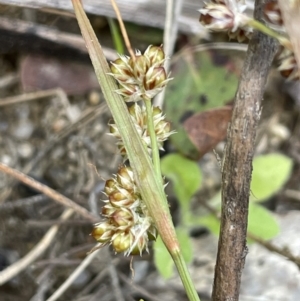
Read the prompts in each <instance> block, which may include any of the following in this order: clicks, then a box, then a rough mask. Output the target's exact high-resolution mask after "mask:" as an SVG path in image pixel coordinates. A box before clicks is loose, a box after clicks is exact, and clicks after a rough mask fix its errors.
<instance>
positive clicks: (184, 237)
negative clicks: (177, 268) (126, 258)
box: [154, 227, 193, 279]
mask: <svg viewBox="0 0 300 301" xmlns="http://www.w3.org/2000/svg"><path fill="white" fill-rule="evenodd" d="M176 234H177V238H178V241H179V244H180V247H181V251H182V254H183V257H184V260H185V262H187V263H189V262H191V260H192V258H193V250H192V245H191V240H190V237H189V233H188V231H187V229H186V228H182V227H179V228H176ZM154 263H155V265H156V268H157V269H158V271H159V273H160V274H161V275H162V276H163V277H164V278H165V279H168V278H170V277H172V275H173V271H174V262H173V259H172V257H171V256H170V254H169V252H168V251H167V249H166V247H165V245H164V243H163V242H162V240H161V238H160V237H158V238H157V240H156V242H155V244H154Z"/></svg>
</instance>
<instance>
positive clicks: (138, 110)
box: [110, 103, 174, 161]
mask: <svg viewBox="0 0 300 301" xmlns="http://www.w3.org/2000/svg"><path fill="white" fill-rule="evenodd" d="M128 111H129V114H130V116H131V119H132V121H133V123H134V125H135V128H136V130H137V132H138V134H139V135H140V137H141V138H142V141H143V142H144V145H145V146H146V148H147V150H148V153H149V155H151V153H152V148H151V139H150V134H149V131H148V129H147V118H148V116H147V113H146V108H145V106H139V105H137V104H136V103H135V104H134V105H132V106H130V107H129V109H128ZM151 117H152V118H153V123H154V131H155V134H156V139H157V144H158V147H159V149H160V150H164V149H163V142H164V141H166V140H167V139H168V138H169V136H170V135H172V134H173V133H174V131H171V125H170V122H168V121H166V120H165V115H163V113H162V111H161V109H160V108H159V107H152V116H151ZM110 133H111V135H113V136H114V137H116V138H117V139H118V142H117V146H118V148H119V151H120V153H121V155H122V156H123V158H124V161H125V160H126V159H127V154H126V149H125V146H124V144H123V140H122V138H121V135H120V132H119V129H118V127H117V125H116V124H115V123H113V122H111V123H110Z"/></svg>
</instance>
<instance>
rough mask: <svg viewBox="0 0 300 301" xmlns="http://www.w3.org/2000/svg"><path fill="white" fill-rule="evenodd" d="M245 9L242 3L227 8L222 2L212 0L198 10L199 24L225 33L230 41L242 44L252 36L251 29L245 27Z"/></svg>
mask: <svg viewBox="0 0 300 301" xmlns="http://www.w3.org/2000/svg"><path fill="white" fill-rule="evenodd" d="M246 8H247V6H246V5H245V4H244V1H239V2H237V6H236V7H234V8H229V7H228V6H227V5H226V3H225V1H224V0H212V1H211V3H206V4H205V5H204V7H203V8H202V9H200V10H199V12H200V23H201V24H202V25H203V26H205V27H206V28H207V29H209V30H212V31H219V32H220V31H223V32H227V33H228V36H229V38H230V39H237V40H238V41H239V42H243V41H245V40H246V39H248V38H250V37H251V34H252V28H250V27H249V26H247V17H246V16H245V15H244V14H243V13H244V11H245V10H246Z"/></svg>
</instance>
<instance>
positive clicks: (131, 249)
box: [92, 166, 157, 255]
mask: <svg viewBox="0 0 300 301" xmlns="http://www.w3.org/2000/svg"><path fill="white" fill-rule="evenodd" d="M104 193H105V195H106V196H107V200H105V201H104V202H105V203H106V204H105V206H104V207H103V208H102V215H103V216H104V217H105V221H104V222H101V223H98V224H96V225H95V226H94V229H93V231H92V236H93V237H94V238H95V239H96V240H97V241H98V242H99V243H100V247H102V246H105V245H108V244H111V245H112V246H113V249H114V250H115V251H116V252H118V253H120V252H124V254H125V255H131V254H132V255H136V254H142V252H143V250H146V251H148V242H149V240H155V239H156V236H157V230H156V228H155V226H154V224H153V221H152V218H151V217H150V216H149V214H148V212H147V208H146V206H145V204H144V202H143V201H142V199H141V195H140V193H139V191H138V190H137V186H136V183H135V181H134V178H133V172H132V170H131V169H130V168H129V167H126V166H122V167H120V169H119V170H118V173H117V175H115V176H114V178H112V179H109V180H107V181H106V183H105V188H104Z"/></svg>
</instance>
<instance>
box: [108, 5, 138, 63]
mask: <svg viewBox="0 0 300 301" xmlns="http://www.w3.org/2000/svg"><path fill="white" fill-rule="evenodd" d="M110 2H111V5H112V7H113V8H114V11H115V13H116V16H117V19H118V22H119V26H120V29H121V32H122V36H123V39H124V42H125V45H126V48H127V50H128V52H129V54H130V56H131V58H132V60H133V61H135V54H134V51H133V50H132V47H131V44H130V40H129V38H128V34H127V31H126V28H125V25H124V22H123V19H122V16H121V13H120V10H119V7H118V5H117V3H116V1H115V0H110Z"/></svg>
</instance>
